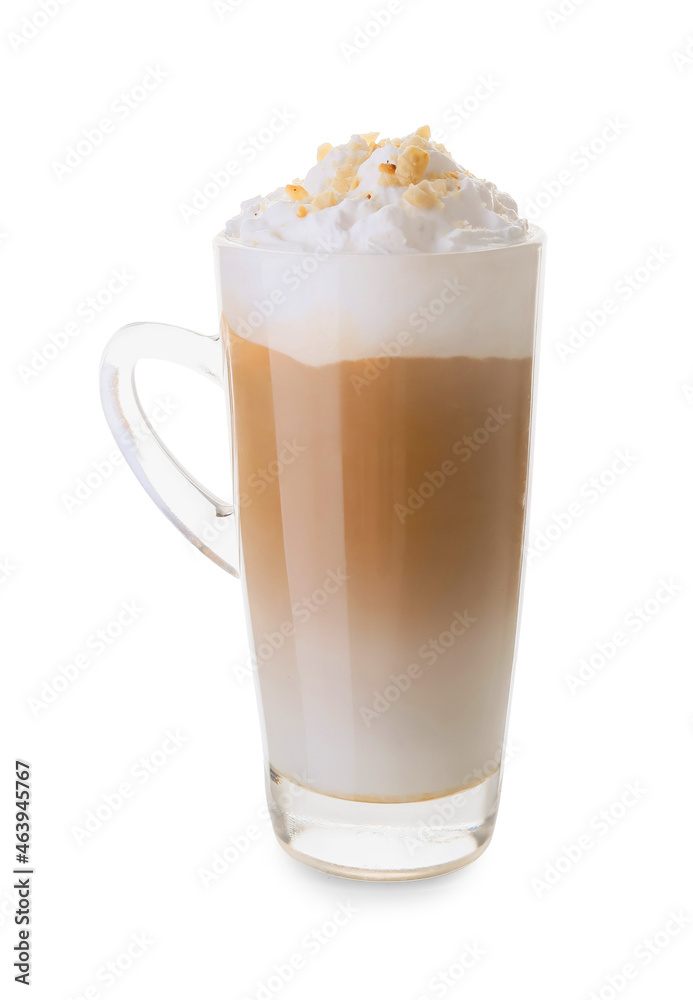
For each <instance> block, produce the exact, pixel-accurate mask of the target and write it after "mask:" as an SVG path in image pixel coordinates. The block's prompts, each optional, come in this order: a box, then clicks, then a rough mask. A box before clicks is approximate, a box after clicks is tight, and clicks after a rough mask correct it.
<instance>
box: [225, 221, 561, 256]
mask: <svg viewBox="0 0 693 1000" xmlns="http://www.w3.org/2000/svg"><path fill="white" fill-rule="evenodd" d="M544 243H546V233H545V232H544V230H543V229H540V228H539V226H535V225H534V224H533V223H531V222H530V223H529V224H528V234H527V238H526V239H524V240H520V241H519V242H517V243H504V244H501V245H496V246H483V247H470V248H469V249H468V250H447V251H444V252H443V253H435V252H429V251H425V250H421V251H417V252H415V253H333V252H332V251H329V250H328V251H326V250H324V249H323V248H322V247H315V248H314V249H312V250H288V249H287V250H284V249H281V250H279V249H276V248H275V247H261V246H251V245H250V244H249V243H243V242H242V241H241V240H239V239H236V237H235V236H228V235H227V233H226V231H225V230H224V229H222V230H221V232H219V233H217V234H216V236H215V237H214V239H213V241H212V245H213V246H214V247H221V248H224V247H228V248H231V247H232V248H233V249H235V250H245V251H247V252H248V253H251V254H252V253H256V254H263V255H271V256H275V257H287V258H288V257H312V256H314V255H315V254H325V256H327V257H335V258H340V259H342V260H344V259H351V260H354V259H364V258H365V259H369V260H370V259H371V258H373V257H375V258H377V259H380V258H383V257H385V258H392V257H396V258H398V259H401V260H404V259H406V260H416V259H420V258H422V257H426V258H432V257H433V258H436V257H439V258H445V259H450V258H451V257H469V256H470V255H471V254H477V253H503V252H505V251H506V250H517V249H518V247H527V246H536V245H537V244H544Z"/></svg>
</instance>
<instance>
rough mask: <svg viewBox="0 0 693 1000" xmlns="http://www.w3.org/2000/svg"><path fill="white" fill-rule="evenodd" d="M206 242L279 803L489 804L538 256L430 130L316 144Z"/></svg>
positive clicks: (510, 603) (524, 227)
mask: <svg viewBox="0 0 693 1000" xmlns="http://www.w3.org/2000/svg"><path fill="white" fill-rule="evenodd" d="M216 246H217V252H218V263H219V280H220V300H221V306H222V339H223V344H224V351H225V357H226V362H227V365H226V368H227V388H228V392H229V397H230V403H231V407H232V411H233V419H232V432H233V453H234V454H233V460H234V469H235V492H236V496H235V506H236V510H237V513H238V532H239V546H240V553H241V567H242V576H243V581H244V586H245V592H246V606H247V614H248V622H249V629H250V636H251V642H252V648H253V655H254V658H255V662H256V664H257V680H258V686H259V695H260V702H261V711H262V716H263V723H264V732H265V743H266V752H267V759H268V766H269V772H270V774H271V776H272V781H273V782H275V783H281V782H287V783H288V784H290V786H291V787H292V788H297V789H299V790H300V789H302V788H304V789H307V790H309V792H310V793H311V795H313V796H314V797H315V796H322V797H324V801H327V799H328V797H329V798H331V799H335V800H342V801H351V802H352V803H364V804H365V803H369V804H376V805H377V804H381V805H385V804H406V803H410V804H411V803H424V802H427V801H429V800H439V799H444V798H445V797H450V796H453V797H454V796H459V795H460V794H464V793H465V792H466V791H467V790H469V789H472V788H474V787H475V786H477V785H479V784H480V783H482V782H484V781H487V780H488V779H489V778H491V779H493V781H494V782H495V784H494V791H493V795H497V788H498V767H499V765H500V761H501V758H502V746H503V740H504V733H505V725H506V715H507V707H508V697H509V690H510V682H511V674H512V667H513V660H514V651H515V644H516V636H517V622H518V609H519V603H520V586H521V570H522V552H523V534H524V527H525V516H526V502H527V481H528V455H529V436H530V423H531V399H532V377H533V348H534V337H535V328H536V314H537V302H538V296H539V277H540V272H541V266H540V265H541V253H542V238H541V234H540V233H539V232H538V231H535V230H533V229H532V228H531V227H529V226H528V224H527V223H526V222H525V221H524V220H522V219H520V218H519V217H518V214H517V209H516V205H515V203H514V202H513V201H512V199H511V198H509V196H507V195H505V194H502V193H500V192H499V191H498V190H497V189H496V188H495V186H494V185H493V184H490V183H488V182H486V181H482V180H479V179H478V178H476V177H474V176H473V175H471V174H470V173H469V172H468V171H466V170H464V169H463V168H462V167H460V166H459V165H458V164H457V163H456V162H455V161H454V160H453V159H452V157H451V156H450V154H449V153H448V151H447V150H446V149H445V148H444V147H443V146H442V145H440V144H438V143H436V142H433V141H432V140H431V138H430V132H429V130H428V129H426V128H423V129H419V130H418V132H416V133H412V134H411V135H409V136H407V137H405V138H404V139H395V140H380V141H378V135H377V133H368V134H363V135H357V136H354V137H353V138H352V139H351V141H350V142H349V143H346V144H344V145H343V146H338V147H336V148H332V147H330V146H328V145H325V146H324V147H321V148H320V150H319V151H318V163H317V164H316V166H314V167H313V168H312V170H311V171H310V172H309V173H308V175H307V176H306V178H305V179H303V180H302V179H294V180H293V181H292V182H291V183H289V184H286V185H285V186H283V187H281V188H279V189H278V190H277V191H275V192H273V194H271V195H269V196H268V197H267V198H259V199H254V200H251V201H249V202H246V203H245V204H244V205H243V210H242V212H241V214H240V215H239V216H238V217H237V218H235V219H233V220H231V222H230V223H229V224H228V226H227V230H226V232H225V233H223V234H221V235H220V236H219V237H218V238H217V241H216ZM489 801H491V799H489ZM494 801H495V800H494ZM364 808H366V807H365V806H364ZM486 808H487V809H490V810H491V811H492V812H493V813H494V815H495V805H493V803H492V805H491V806H488V805H487V807H486ZM299 813H300V810H299V812H298V813H295V814H294V813H292V816H291V818H290V821H287V823H286V824H285V826H286V830H288V831H289V832H285V833H280V837H281V838H283V839H284V840H285V841H287V842H288V841H289V840H291V839H292V837H293V836H294V833H295V831H296V830H297V829H298V828H299V827H300V825H301V823H304V824H305V825H306V826H309V825H310V822H311V821H310V820H309V819H306V816H304V817H303V819H302V820H301V819H299V818H297V817H298V815H299ZM489 815H490V814H489ZM484 819H485V821H489V816H486V817H485V818H484ZM316 822H318V821H316ZM370 822H372V821H371V820H369V823H370ZM275 825H276V824H275ZM279 825H280V826H281V823H280V824H279ZM318 825H319V822H318ZM453 825H454V824H453ZM473 825H474V824H473V823H468V824H467V826H468V827H470V828H471V827H472V826H473ZM282 829H284V828H283V827H282ZM291 830H293V831H294V833H292V832H291ZM278 832H279V827H278ZM455 835H456V836H459V835H460V833H459V829H457V830H456V834H455ZM311 850H312V849H311ZM308 853H310V851H309V852H308ZM314 853H315V854H317V853H318V852H314ZM467 853H469V852H467ZM450 857H452V855H450ZM309 863H311V862H310V861H309ZM460 863H462V862H460ZM359 864H360V862H359ZM354 866H355V867H358V865H357V863H356V862H354ZM338 867H339V866H338V865H337V868H338ZM374 867H376V868H377V865H375V866H374ZM394 867H395V868H396V867H397V866H396V865H395V866H394ZM337 868H335V867H334V866H333V870H337ZM393 877H394V876H393ZM403 877H404V876H403Z"/></svg>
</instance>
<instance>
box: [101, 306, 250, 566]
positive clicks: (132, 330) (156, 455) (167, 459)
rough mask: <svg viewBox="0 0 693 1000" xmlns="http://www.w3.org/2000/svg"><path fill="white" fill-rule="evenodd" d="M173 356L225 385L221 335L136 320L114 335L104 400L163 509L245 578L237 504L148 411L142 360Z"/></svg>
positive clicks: (126, 450) (129, 456)
mask: <svg viewBox="0 0 693 1000" xmlns="http://www.w3.org/2000/svg"><path fill="white" fill-rule="evenodd" d="M146 358H147V359H149V358H151V359H154V360H160V361H172V362H174V363H175V364H178V365H183V366H184V367H186V368H191V369H192V370H193V371H194V372H197V373H198V374H200V375H205V376H206V377H207V378H209V379H211V380H212V382H214V383H215V384H216V385H218V386H220V387H223V384H224V383H223V377H222V349H221V340H220V338H219V337H218V336H217V337H207V336H204V335H203V334H201V333H195V332H194V331H192V330H184V329H182V328H181V327H178V326H168V325H166V324H164V323H131V324H130V325H128V326H124V327H122V328H121V329H120V330H118V332H117V333H115V334H114V335H113V337H112V338H111V340H110V341H109V342H108V344H107V346H106V350H105V351H104V355H103V359H102V361H101V402H102V404H103V408H104V412H105V414H106V420H107V421H108V425H109V427H110V428H111V432H112V433H113V436H114V438H115V439H116V442H117V443H118V447H119V448H120V450H121V451H122V453H123V455H124V456H125V459H126V460H127V462H128V464H129V466H130V468H131V469H132V471H133V472H134V473H135V475H136V476H137V478H138V479H139V481H140V482H141V483H142V485H143V486H144V488H145V490H146V491H147V493H148V494H149V495H150V497H151V498H152V500H153V501H154V503H155V504H156V505H157V507H158V508H159V509H160V510H161V511H163V513H164V514H165V515H166V517H167V518H168V519H169V521H172V522H173V523H174V524H175V526H176V527H177V528H178V530H179V531H182V532H183V534H184V535H185V537H186V538H188V539H189V540H190V541H191V542H192V543H193V545H195V546H197V548H198V549H200V551H202V552H204V554H205V555H207V556H209V558H210V559H212V560H213V561H214V562H215V563H216V564H217V565H218V566H221V567H222V569H225V570H226V571H227V572H228V573H231V575H232V576H236V577H237V576H238V575H239V574H238V568H237V567H238V552H237V538H236V525H235V512H234V508H233V505H232V504H230V503H224V501H223V500H220V499H219V498H218V497H216V496H215V495H214V494H213V493H211V492H210V490H208V489H206V487H204V486H203V485H202V484H201V483H199V482H198V481H197V480H196V479H195V477H194V476H193V475H191V473H189V472H188V471H187V469H185V468H183V466H182V465H181V464H180V463H179V462H178V461H177V460H176V458H175V457H174V456H173V455H172V454H171V453H170V451H169V450H168V448H167V447H166V445H165V444H164V443H163V441H162V440H161V438H160V437H159V435H158V434H157V433H156V431H155V430H154V428H153V427H152V425H151V423H150V421H149V420H148V419H147V416H146V414H145V412H144V410H143V409H142V404H141V402H140V399H139V396H138V395H137V388H136V385H135V369H136V366H137V362H138V361H141V360H144V359H146Z"/></svg>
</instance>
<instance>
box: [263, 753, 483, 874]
mask: <svg viewBox="0 0 693 1000" xmlns="http://www.w3.org/2000/svg"><path fill="white" fill-rule="evenodd" d="M499 791H500V769H499V770H497V771H495V772H494V773H493V774H491V775H489V777H487V778H485V779H484V780H483V781H481V782H479V784H476V785H472V786H470V787H467V788H464V789H459V790H458V791H456V792H452V793H451V794H449V795H444V796H441V797H439V798H430V799H424V800H421V801H414V802H369V801H363V800H357V799H338V798H335V797H334V796H332V795H323V794H321V793H320V792H314V791H311V789H309V788H304V787H303V786H302V785H299V784H297V783H296V782H294V781H291V780H290V779H288V778H285V777H284V775H282V774H278V773H277V772H276V771H274V770H270V772H269V776H268V781H267V800H268V803H269V809H270V814H271V816H272V825H273V826H274V832H275V834H276V835H277V839H278V841H279V843H280V844H281V846H282V847H283V848H284V850H285V851H286V852H287V853H288V854H290V855H291V856H292V857H293V858H296V860H297V861H301V862H302V863H303V864H304V865H308V866H309V867H310V868H317V869H318V871H321V872H326V873H327V874H329V875H340V876H341V877H342V878H354V879H364V880H366V881H372V882H399V881H405V880H407V879H415V878H433V877H434V876H435V875H445V874H446V873H447V872H452V871H455V870H456V869H457V868H462V867H463V866H464V865H468V864H469V863H470V862H472V861H474V860H475V859H476V858H478V857H479V855H480V854H482V853H483V852H484V851H485V850H486V848H487V847H488V844H489V842H490V840H491V835H492V833H493V827H494V825H495V821H496V812H497V808H498V796H499Z"/></svg>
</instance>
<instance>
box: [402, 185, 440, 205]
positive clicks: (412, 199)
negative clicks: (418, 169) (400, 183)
mask: <svg viewBox="0 0 693 1000" xmlns="http://www.w3.org/2000/svg"><path fill="white" fill-rule="evenodd" d="M404 200H405V201H408V202H409V204H410V205H414V206H415V207H416V208H433V206H434V205H436V204H442V203H441V202H438V198H437V197H436V195H435V194H434V192H433V191H431V186H430V184H429V183H428V182H427V181H424V182H422V183H420V184H410V185H409V187H408V188H407V190H406V191H405V192H404Z"/></svg>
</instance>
